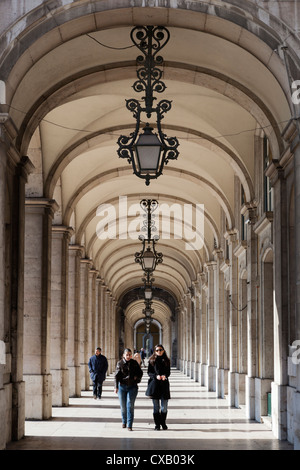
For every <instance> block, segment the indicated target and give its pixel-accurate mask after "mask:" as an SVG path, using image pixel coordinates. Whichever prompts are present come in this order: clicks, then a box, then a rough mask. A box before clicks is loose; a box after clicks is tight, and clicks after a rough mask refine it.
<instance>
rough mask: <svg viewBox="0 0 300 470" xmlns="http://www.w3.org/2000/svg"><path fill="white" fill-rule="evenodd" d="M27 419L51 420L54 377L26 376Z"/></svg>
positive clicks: (49, 375) (46, 375)
mask: <svg viewBox="0 0 300 470" xmlns="http://www.w3.org/2000/svg"><path fill="white" fill-rule="evenodd" d="M24 381H25V419H39V420H42V419H49V418H51V416H52V376H51V374H45V375H29V374H28V375H24Z"/></svg>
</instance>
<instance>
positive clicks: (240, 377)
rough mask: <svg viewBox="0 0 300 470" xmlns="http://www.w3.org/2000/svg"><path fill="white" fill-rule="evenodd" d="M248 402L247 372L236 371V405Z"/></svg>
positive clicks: (237, 406)
mask: <svg viewBox="0 0 300 470" xmlns="http://www.w3.org/2000/svg"><path fill="white" fill-rule="evenodd" d="M245 404H246V374H240V373H236V378H235V405H234V406H235V407H236V408H239V407H240V405H245Z"/></svg>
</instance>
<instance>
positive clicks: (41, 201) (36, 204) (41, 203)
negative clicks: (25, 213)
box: [25, 197, 59, 217]
mask: <svg viewBox="0 0 300 470" xmlns="http://www.w3.org/2000/svg"><path fill="white" fill-rule="evenodd" d="M25 208H26V210H31V211H32V212H34V211H40V210H41V209H42V210H49V212H50V214H51V215H52V217H53V215H54V212H56V211H57V210H58V208H59V206H58V204H57V202H56V201H55V200H54V199H47V198H42V197H30V198H26V199H25Z"/></svg>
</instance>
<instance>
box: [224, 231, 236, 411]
mask: <svg viewBox="0 0 300 470" xmlns="http://www.w3.org/2000/svg"><path fill="white" fill-rule="evenodd" d="M226 238H227V239H228V245H229V259H230V264H231V269H230V321H229V323H230V325H229V328H230V332H229V348H230V353H229V354H230V358H229V373H228V400H229V405H230V406H235V393H236V376H237V365H238V354H237V351H238V316H237V310H236V308H234V305H235V306H236V305H238V295H237V279H238V260H237V258H236V256H235V255H234V250H235V248H236V245H237V233H236V231H235V230H232V231H230V232H227V234H226Z"/></svg>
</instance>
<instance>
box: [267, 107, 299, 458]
mask: <svg viewBox="0 0 300 470" xmlns="http://www.w3.org/2000/svg"><path fill="white" fill-rule="evenodd" d="M297 112H298V110H297V109H296V114H297ZM283 138H284V139H285V141H286V142H287V143H288V144H289V147H288V148H287V157H289V154H292V155H293V156H294V198H295V199H294V203H295V214H294V220H295V247H294V248H295V256H296V259H295V286H294V288H295V318H296V321H295V329H296V331H295V335H294V337H295V338H297V343H296V344H297V345H296V351H295V352H296V354H297V356H296V357H293V358H292V359H290V361H292V367H293V368H296V369H297V372H296V390H295V393H294V413H293V425H292V427H293V435H294V449H295V450H300V364H299V340H300V120H299V118H298V119H297V120H296V119H292V120H291V121H290V122H289V123H288V125H287V126H286V128H285V131H284V132H283ZM271 171H272V169H271ZM275 209H276V208H275ZM275 214H276V212H275V211H274V216H275ZM282 262H283V260H282ZM283 287H284V286H283ZM275 288H276V286H275ZM274 388H275V385H274ZM272 392H273V389H272ZM272 402H273V396H272ZM272 419H273V415H272ZM279 425H280V422H279ZM279 435H280V434H279ZM282 435H283V436H284V433H282ZM283 438H284V437H283Z"/></svg>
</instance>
